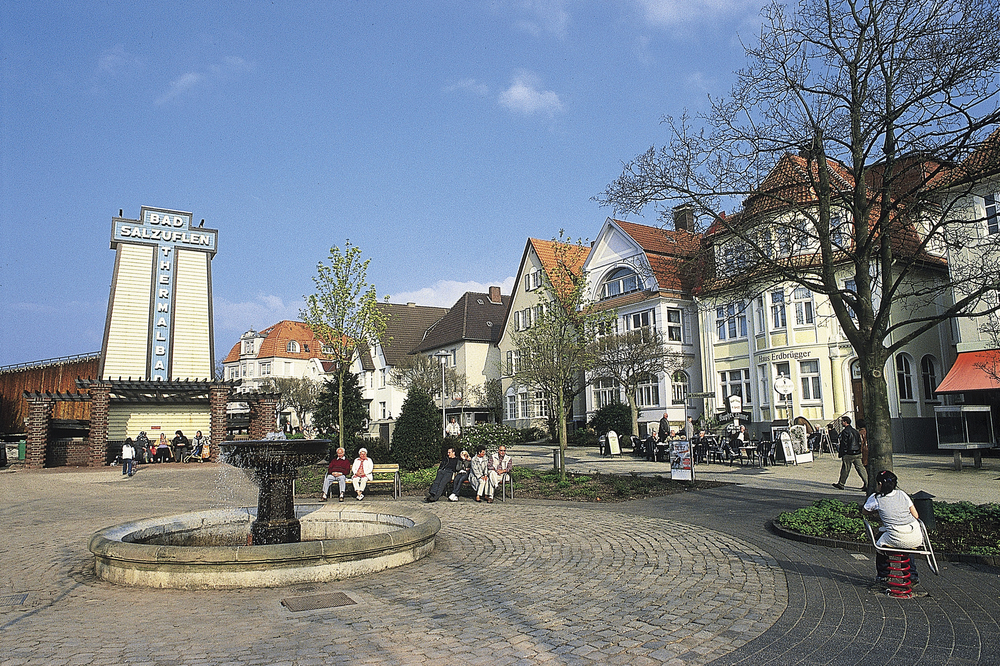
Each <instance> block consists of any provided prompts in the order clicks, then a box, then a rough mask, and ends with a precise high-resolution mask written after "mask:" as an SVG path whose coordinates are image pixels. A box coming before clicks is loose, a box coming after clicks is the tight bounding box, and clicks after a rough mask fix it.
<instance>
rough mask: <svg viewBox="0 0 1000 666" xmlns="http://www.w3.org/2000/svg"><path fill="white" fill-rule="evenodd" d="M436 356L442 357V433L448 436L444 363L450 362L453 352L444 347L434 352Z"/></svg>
mask: <svg viewBox="0 0 1000 666" xmlns="http://www.w3.org/2000/svg"><path fill="white" fill-rule="evenodd" d="M434 356H435V357H436V358H439V359H441V435H442V436H443V437H447V436H448V433H447V427H448V426H447V424H446V423H445V416H444V365H445V363H447V362H448V357H449V356H451V354H449V353H448V352H446V351H445V350H443V349H442V350H441V351H439V352H438V353H436V354H434Z"/></svg>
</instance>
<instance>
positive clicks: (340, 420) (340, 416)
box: [337, 368, 344, 448]
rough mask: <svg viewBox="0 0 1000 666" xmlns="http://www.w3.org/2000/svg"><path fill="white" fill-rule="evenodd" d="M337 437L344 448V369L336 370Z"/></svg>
mask: <svg viewBox="0 0 1000 666" xmlns="http://www.w3.org/2000/svg"><path fill="white" fill-rule="evenodd" d="M337 439H338V441H339V442H340V448H344V370H343V368H341V369H339V370H338V372H337Z"/></svg>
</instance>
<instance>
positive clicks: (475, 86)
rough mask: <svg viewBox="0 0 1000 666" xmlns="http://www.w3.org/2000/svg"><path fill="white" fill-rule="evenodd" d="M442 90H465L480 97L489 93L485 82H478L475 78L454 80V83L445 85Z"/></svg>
mask: <svg viewBox="0 0 1000 666" xmlns="http://www.w3.org/2000/svg"><path fill="white" fill-rule="evenodd" d="M444 90H445V92H455V91H456V90H459V91H467V92H471V93H472V94H474V95H478V96H480V97H485V96H486V95H488V94H490V89H489V86H487V85H486V84H485V83H480V82H478V81H476V80H475V79H462V80H461V81H456V82H455V83H451V84H449V85H447V86H445V87H444Z"/></svg>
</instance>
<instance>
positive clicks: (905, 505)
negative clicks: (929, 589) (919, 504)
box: [862, 470, 924, 583]
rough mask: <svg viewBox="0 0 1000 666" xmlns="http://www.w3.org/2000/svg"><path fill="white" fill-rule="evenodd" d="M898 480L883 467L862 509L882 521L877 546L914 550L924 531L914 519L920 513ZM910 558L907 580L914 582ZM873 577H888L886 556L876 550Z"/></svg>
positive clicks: (917, 546)
mask: <svg viewBox="0 0 1000 666" xmlns="http://www.w3.org/2000/svg"><path fill="white" fill-rule="evenodd" d="M897 483H899V479H898V478H897V477H896V475H895V474H893V473H892V472H890V471H888V470H882V471H881V472H879V473H878V475H877V476H876V477H875V492H874V493H872V494H871V496H869V497H868V501H866V502H865V506H864V508H863V509H862V512H863V513H864V514H865V515H866V516H875V515H877V516H878V518H879V520H880V521H882V527H881V531H882V536H881V537H879V539H878V541H877V542H876V543H877V544H878V545H879V546H888V547H890V548H892V547H893V546H895V547H896V548H906V549H911V550H912V549H917V548H920V547H921V546H923V544H924V534H923V532H922V531H921V529H920V523H918V522H917V519H918V518H919V516H918V515H917V509H916V508H915V507H914V506H913V501H912V500H911V499H910V496H909V495H907V494H906V493H904V492H903V491H902V490H899V489H897V488H896V484H897ZM909 559H910V580H912V581H913V582H914V583H915V582H917V570H916V567H914V566H913V558H912V557H911V558H909ZM875 571H876V573H877V576H876V578H875V579H876V580H878V581H884V580H886V579H887V578H888V577H889V557H888V556H886V555H883V554H882V553H878V554H877V555H876V556H875Z"/></svg>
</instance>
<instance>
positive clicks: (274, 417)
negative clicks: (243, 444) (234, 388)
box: [249, 393, 279, 439]
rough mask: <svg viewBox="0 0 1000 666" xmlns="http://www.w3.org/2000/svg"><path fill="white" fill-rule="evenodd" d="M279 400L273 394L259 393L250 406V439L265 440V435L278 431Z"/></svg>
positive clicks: (250, 402)
mask: <svg viewBox="0 0 1000 666" xmlns="http://www.w3.org/2000/svg"><path fill="white" fill-rule="evenodd" d="M278 398H279V395H276V394H271V393H258V394H257V395H256V396H255V397H254V398H253V399H251V400H250V401H249V404H250V439H264V435H266V434H267V433H269V432H275V431H277V429H278Z"/></svg>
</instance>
